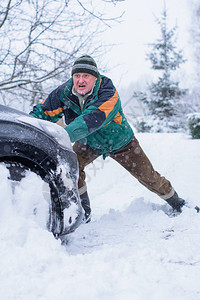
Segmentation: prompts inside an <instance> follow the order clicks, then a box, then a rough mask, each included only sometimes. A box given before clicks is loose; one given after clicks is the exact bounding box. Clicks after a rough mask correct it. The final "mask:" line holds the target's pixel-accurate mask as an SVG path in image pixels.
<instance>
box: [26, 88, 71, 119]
mask: <svg viewBox="0 0 200 300" xmlns="http://www.w3.org/2000/svg"><path fill="white" fill-rule="evenodd" d="M65 85H66V84H62V85H60V86H59V87H58V88H56V89H55V90H54V91H52V92H51V93H50V94H49V96H48V97H47V98H46V100H44V101H42V102H41V103H40V104H37V105H35V106H34V107H33V110H32V111H31V112H30V115H31V116H33V117H36V118H38V119H43V120H47V121H51V122H54V123H55V122H57V121H58V120H59V119H60V118H61V117H62V116H63V110H64V109H63V104H62V102H61V101H60V96H61V93H62V91H63V89H64V88H65Z"/></svg>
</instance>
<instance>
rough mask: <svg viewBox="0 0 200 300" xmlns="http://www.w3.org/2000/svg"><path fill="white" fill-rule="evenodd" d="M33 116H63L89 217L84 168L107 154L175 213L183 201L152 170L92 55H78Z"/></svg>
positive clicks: (109, 82) (52, 118) (51, 117)
mask: <svg viewBox="0 0 200 300" xmlns="http://www.w3.org/2000/svg"><path fill="white" fill-rule="evenodd" d="M30 114H31V115H32V116H34V117H36V118H41V119H45V120H49V121H51V122H59V120H60V119H61V118H62V117H63V116H64V118H65V122H66V124H67V126H66V127H65V130H66V131H67V132H68V134H69V137H70V139H71V142H72V143H74V142H75V143H74V145H73V150H74V151H75V152H76V154H77V158H78V162H79V181H78V188H79V193H80V198H81V203H82V206H83V209H84V211H85V222H88V221H90V215H91V208H90V201H89V197H88V193H87V187H86V183H85V172H84V168H85V167H86V166H87V165H88V164H89V163H91V162H92V161H94V160H95V159H96V158H97V157H98V156H100V155H103V157H104V158H106V156H110V157H111V158H113V159H114V160H116V161H117V162H118V163H119V164H121V165H122V166H123V167H124V168H125V169H126V170H127V171H129V172H130V173H131V174H132V175H133V176H134V177H136V178H137V179H138V180H139V182H141V183H142V184H143V185H144V186H146V187H147V188H148V189H149V190H151V191H152V192H154V193H156V194H157V195H159V196H160V197H161V198H162V199H164V200H166V201H167V203H168V204H169V205H171V207H172V208H173V209H174V210H176V211H178V212H181V208H182V206H183V205H184V204H185V201H184V200H183V199H180V198H179V196H178V194H177V193H176V192H175V190H174V189H173V187H172V185H171V183H170V182H169V181H168V180H167V179H166V178H165V177H163V176H161V175H160V174H159V173H158V172H156V171H155V170H154V169H153V166H152V164H151V163H150V161H149V159H148V158H147V156H146V155H145V153H144V152H143V150H142V148H141V147H140V145H139V143H138V141H137V139H136V138H135V136H134V133H133V130H132V128H131V126H130V125H129V123H128V122H127V119H126V118H125V116H124V114H123V110H122V107H121V101H120V98H119V95H118V93H117V90H116V88H115V87H114V85H113V83H112V81H111V80H110V79H109V78H107V77H106V76H103V75H100V73H99V72H98V69H97V64H96V62H95V61H94V59H93V58H92V57H90V56H88V55H84V56H81V57H79V58H78V59H77V60H76V61H75V62H74V65H73V67H72V77H71V78H70V79H69V80H68V81H67V82H66V83H64V84H62V85H60V86H59V87H57V88H56V89H55V90H54V91H52V92H51V93H50V94H49V96H48V97H47V99H46V100H45V101H43V102H41V103H40V104H38V105H36V106H34V108H33V111H32V112H31V113H30Z"/></svg>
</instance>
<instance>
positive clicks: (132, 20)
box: [104, 0, 192, 86]
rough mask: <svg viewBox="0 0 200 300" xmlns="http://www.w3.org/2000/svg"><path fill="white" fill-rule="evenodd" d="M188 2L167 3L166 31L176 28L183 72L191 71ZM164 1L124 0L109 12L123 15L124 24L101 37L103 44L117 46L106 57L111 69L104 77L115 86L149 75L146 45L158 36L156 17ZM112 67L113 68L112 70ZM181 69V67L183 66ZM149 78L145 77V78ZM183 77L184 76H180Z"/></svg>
mask: <svg viewBox="0 0 200 300" xmlns="http://www.w3.org/2000/svg"><path fill="white" fill-rule="evenodd" d="M190 5H191V3H189V1H188V0H166V7H167V11H168V21H169V27H170V28H173V27H174V26H175V25H176V24H177V25H178V29H177V31H176V33H177V46H178V49H179V50H183V54H184V57H185V58H187V59H188V61H187V63H186V64H184V68H183V69H187V71H188V70H190V71H192V61H191V49H190V47H189V45H190V42H191V41H190V34H189V29H190V26H191V20H190V10H189V7H190ZM163 7H164V0H151V1H147V0H140V1H135V0H125V1H122V2H119V3H118V4H117V5H116V6H115V8H114V9H113V6H112V12H113V13H116V12H119V13H120V12H122V11H125V14H124V16H123V22H122V23H120V24H115V25H114V26H113V27H112V28H111V29H108V30H107V31H106V33H104V36H105V41H107V42H109V43H111V44H112V43H113V44H116V43H117V44H118V45H116V46H114V47H113V49H112V51H110V52H109V53H108V54H106V55H105V60H107V61H108V66H111V67H112V69H111V70H110V71H109V72H108V73H107V75H108V76H109V77H112V79H113V81H114V83H115V84H116V85H118V86H128V85H129V84H130V83H131V82H133V81H138V80H141V79H142V78H143V79H144V78H145V76H147V75H146V74H150V73H151V70H150V62H149V61H147V60H146V58H145V56H146V53H147V52H148V51H149V49H150V48H149V47H148V44H149V43H151V42H155V41H156V39H157V38H158V37H159V34H160V27H159V25H158V24H157V23H156V22H155V16H156V17H158V18H159V17H160V16H161V13H162V11H163ZM114 66H115V67H114ZM182 66H183V65H182ZM147 77H148V76H147ZM181 77H184V78H183V80H184V79H185V81H186V84H187V79H186V78H185V75H184V72H183V74H182V75H181Z"/></svg>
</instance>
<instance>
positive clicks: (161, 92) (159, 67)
mask: <svg viewBox="0 0 200 300" xmlns="http://www.w3.org/2000/svg"><path fill="white" fill-rule="evenodd" d="M156 21H157V23H158V24H159V26H160V29H161V37H160V38H159V39H157V41H156V42H155V43H152V44H149V46H150V47H151V48H152V50H151V52H150V53H149V54H148V55H147V59H149V60H150V62H151V64H152V69H153V70H155V71H159V72H160V73H161V76H160V77H159V78H158V80H157V82H156V83H152V84H151V85H150V86H149V88H148V90H149V95H148V97H146V99H145V102H146V103H147V105H148V108H149V110H150V113H151V114H152V115H155V116H158V117H159V118H160V119H166V118H170V117H172V116H174V115H175V114H176V109H175V103H176V102H177V100H178V99H180V97H181V96H182V95H184V94H185V93H186V90H182V89H180V88H179V83H178V82H175V81H173V80H172V79H171V74H172V72H173V71H175V70H176V69H177V68H179V67H180V65H181V64H182V63H184V59H183V56H182V51H178V50H177V49H176V45H175V42H176V40H175V31H176V29H177V27H176V26H175V27H174V28H172V29H171V30H168V28H167V11H166V9H164V11H163V14H162V18H161V20H159V19H156Z"/></svg>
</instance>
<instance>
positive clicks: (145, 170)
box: [111, 137, 185, 211]
mask: <svg viewBox="0 0 200 300" xmlns="http://www.w3.org/2000/svg"><path fill="white" fill-rule="evenodd" d="M111 157H112V158H113V159H115V160H116V161H117V162H118V163H119V164H121V165H122V166H123V167H124V168H125V169H126V170H128V171H129V172H130V173H131V175H133V176H134V177H135V178H137V179H138V180H139V182H140V183H142V184H143V185H144V186H145V187H147V188H148V189H149V190H150V191H152V192H154V193H156V194H157V195H159V196H160V197H161V198H162V199H164V200H166V201H167V202H168V203H169V204H170V205H171V206H172V207H173V208H174V209H177V210H178V211H181V207H182V206H183V205H184V204H185V202H184V200H182V199H179V197H178V195H177V193H176V192H175V191H174V189H173V187H172V185H171V183H170V181H169V180H167V179H166V178H165V177H163V176H161V175H160V174H159V173H158V172H156V171H155V170H154V168H153V166H152V164H151V162H150V161H149V159H148V157H147V156H146V155H145V153H144V151H143V150H142V148H141V147H140V145H139V142H138V141H137V139H136V138H135V137H134V138H133V140H132V141H131V142H130V143H129V144H128V145H127V146H126V147H124V148H122V149H121V150H120V151H118V152H117V153H115V154H114V155H111Z"/></svg>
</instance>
